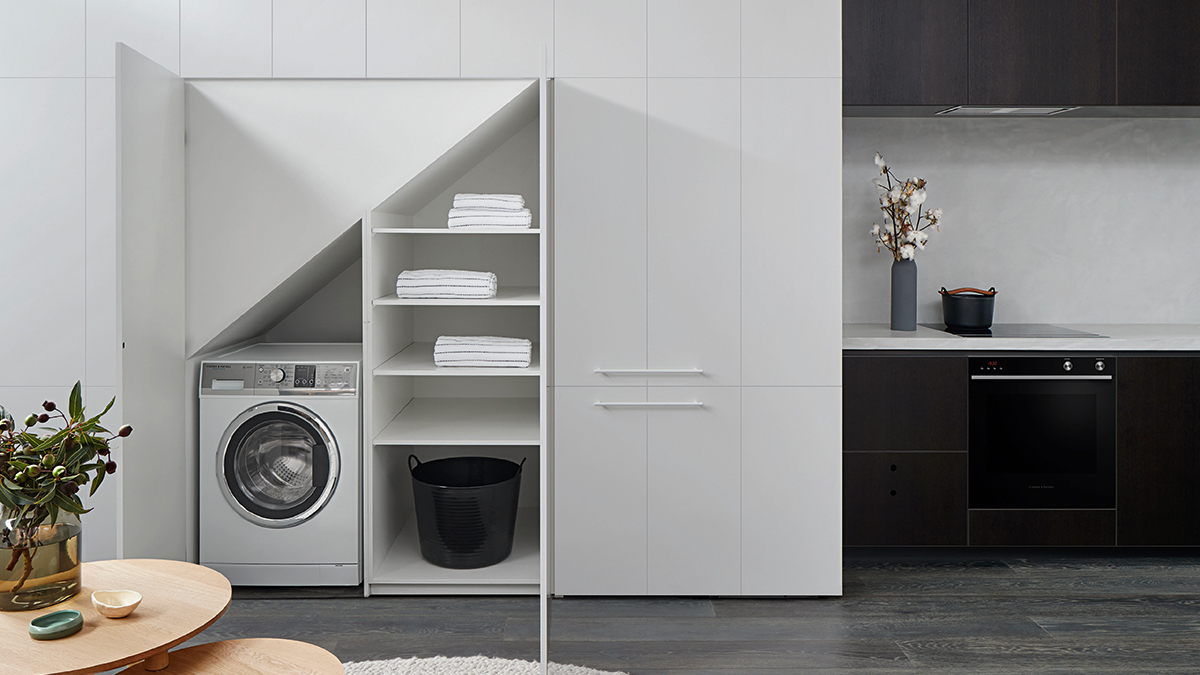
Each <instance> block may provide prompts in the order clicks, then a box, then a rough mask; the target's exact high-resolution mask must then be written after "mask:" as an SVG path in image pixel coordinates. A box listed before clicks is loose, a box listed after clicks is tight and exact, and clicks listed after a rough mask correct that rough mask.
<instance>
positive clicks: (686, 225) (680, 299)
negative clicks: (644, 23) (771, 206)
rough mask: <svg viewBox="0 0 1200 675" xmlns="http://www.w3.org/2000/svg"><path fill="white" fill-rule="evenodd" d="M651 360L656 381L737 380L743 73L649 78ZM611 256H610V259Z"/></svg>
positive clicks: (648, 299) (648, 348)
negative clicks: (690, 371)
mask: <svg viewBox="0 0 1200 675" xmlns="http://www.w3.org/2000/svg"><path fill="white" fill-rule="evenodd" d="M648 101H649V102H648V105H647V109H648V110H649V115H650V122H649V130H648V132H647V147H648V149H647V154H648V156H649V160H648V162H647V165H648V179H647V199H648V204H649V207H648V209H647V212H648V219H649V224H648V226H647V246H646V248H647V251H648V253H647V269H648V272H647V275H646V303H647V311H646V314H647V317H648V318H647V324H646V325H647V340H646V345H647V346H646V363H647V367H648V368H701V369H703V370H704V374H703V375H702V376H699V377H697V376H696V375H671V376H662V375H658V376H653V377H651V379H650V380H649V382H650V383H652V384H675V385H699V384H710V385H713V384H717V385H736V384H738V383H739V381H740V375H741V363H740V351H741V345H740V338H739V334H740V332H741V331H740V328H739V316H740V310H739V303H740V298H739V286H740V282H739V274H738V265H739V263H738V254H737V251H738V248H739V238H740V234H739V231H738V221H739V220H740V218H741V213H740V208H739V202H740V199H741V195H740V194H739V191H738V189H737V185H738V177H739V164H740V154H739V150H738V135H739V133H740V128H739V122H738V120H739V113H740V111H739V104H738V102H739V97H738V81H737V80H736V79H730V78H670V79H651V80H650V81H649V93H648ZM610 262H611V261H610Z"/></svg>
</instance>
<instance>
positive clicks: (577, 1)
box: [554, 0, 646, 77]
mask: <svg viewBox="0 0 1200 675" xmlns="http://www.w3.org/2000/svg"><path fill="white" fill-rule="evenodd" d="M554 49H555V51H554V74H555V75H556V76H557V77H645V76H646V0H605V1H604V2H596V0H555V3H554Z"/></svg>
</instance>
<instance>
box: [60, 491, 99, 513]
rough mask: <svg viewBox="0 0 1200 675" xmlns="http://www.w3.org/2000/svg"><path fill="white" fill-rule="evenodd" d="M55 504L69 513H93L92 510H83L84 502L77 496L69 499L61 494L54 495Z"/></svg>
mask: <svg viewBox="0 0 1200 675" xmlns="http://www.w3.org/2000/svg"><path fill="white" fill-rule="evenodd" d="M54 504H55V505H56V506H58V508H60V509H62V510H63V511H66V512H68V513H87V512H88V511H91V509H85V508H83V502H81V501H79V497H76V496H75V495H71V496H70V497H68V496H66V495H64V494H63V493H61V492H56V493H54Z"/></svg>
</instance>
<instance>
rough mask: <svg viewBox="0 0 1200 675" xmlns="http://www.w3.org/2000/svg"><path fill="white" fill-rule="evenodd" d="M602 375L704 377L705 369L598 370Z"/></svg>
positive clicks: (595, 371) (596, 371) (596, 370)
mask: <svg viewBox="0 0 1200 675" xmlns="http://www.w3.org/2000/svg"><path fill="white" fill-rule="evenodd" d="M592 372H593V373H598V374H600V375H703V374H704V369H703V368H597V369H595V370H593V371H592Z"/></svg>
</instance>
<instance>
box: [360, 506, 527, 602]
mask: <svg viewBox="0 0 1200 675" xmlns="http://www.w3.org/2000/svg"><path fill="white" fill-rule="evenodd" d="M539 527H540V525H539V522H538V509H537V507H522V508H519V509H517V527H516V531H515V533H514V536H513V551H512V555H510V556H508V557H507V558H505V559H504V560H502V561H501V562H499V563H496V564H495V565H489V566H488V567H481V568H479V569H474V570H452V569H446V568H444V567H438V566H437V565H434V564H432V563H430V562H428V561H426V560H425V559H424V558H422V557H421V544H420V541H419V540H418V539H417V519H416V518H409V519H408V522H406V523H405V524H404V528H403V529H402V530H401V531H400V535H399V536H398V537H396V541H395V542H393V543H392V547H391V548H390V549H388V553H387V555H386V556H385V557H384V559H383V562H381V563H380V564H379V567H378V568H377V569H376V570H375V575H374V578H373V579H372V580H371V594H372V595H375V594H382V595H386V594H405V595H416V594H468V595H485V594H491V593H505V594H528V595H537V593H538V587H539V579H540V577H541V556H540V555H539V554H538V532H539Z"/></svg>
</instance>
